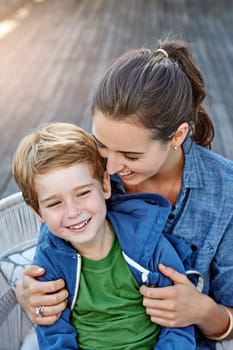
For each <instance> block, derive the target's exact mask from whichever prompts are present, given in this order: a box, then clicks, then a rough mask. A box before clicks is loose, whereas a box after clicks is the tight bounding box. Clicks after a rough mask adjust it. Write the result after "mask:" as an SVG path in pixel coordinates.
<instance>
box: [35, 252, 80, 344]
mask: <svg viewBox="0 0 233 350" xmlns="http://www.w3.org/2000/svg"><path fill="white" fill-rule="evenodd" d="M33 263H34V264H36V265H40V266H43V267H45V269H46V273H45V274H44V275H42V276H40V277H38V278H39V280H40V281H42V282H44V281H51V280H57V279H58V278H59V277H61V276H63V273H62V271H59V270H60V269H59V265H57V264H56V262H54V259H53V258H51V259H50V255H49V254H48V253H47V252H46V250H43V248H41V247H40V245H39V246H37V250H36V255H35V257H34V261H33ZM42 305H43V304H42ZM70 315H71V310H70V307H66V308H65V310H64V311H63V312H62V314H61V317H59V319H58V320H57V322H55V323H53V324H51V325H49V326H47V325H45V326H44V325H38V326H37V327H36V332H37V338H38V342H39V347H40V349H43V350H61V349H79V346H78V343H77V330H76V329H75V328H74V327H73V326H72V325H71V322H70ZM39 317H40V316H39ZM41 318H42V319H43V317H41Z"/></svg>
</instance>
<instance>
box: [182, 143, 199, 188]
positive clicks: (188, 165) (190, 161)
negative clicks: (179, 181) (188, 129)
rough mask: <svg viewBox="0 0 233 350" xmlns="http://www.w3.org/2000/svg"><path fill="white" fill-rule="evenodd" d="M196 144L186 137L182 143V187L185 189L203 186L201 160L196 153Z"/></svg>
mask: <svg viewBox="0 0 233 350" xmlns="http://www.w3.org/2000/svg"><path fill="white" fill-rule="evenodd" d="M199 147H200V146H198V145H197V144H195V143H193V141H192V139H191V138H190V137H188V138H187V139H186V140H185V141H184V143H183V151H184V157H185V163H184V173H183V186H184V187H185V188H201V187H203V186H204V182H203V177H202V173H201V164H200V163H201V158H200V154H199V152H198V148H199Z"/></svg>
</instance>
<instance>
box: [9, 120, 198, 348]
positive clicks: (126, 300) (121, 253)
mask: <svg viewBox="0 0 233 350" xmlns="http://www.w3.org/2000/svg"><path fill="white" fill-rule="evenodd" d="M13 173H14V177H15V180H16V182H17V184H18V186H19V187H20V189H21V191H22V193H23V196H24V199H25V201H26V203H27V204H28V205H29V206H31V208H32V209H33V211H34V212H35V214H36V215H37V216H38V218H39V219H40V221H41V222H42V223H43V229H42V234H41V235H40V238H39V241H38V246H37V251H36V255H35V258H34V264H37V265H39V266H42V267H44V268H45V269H46V274H45V275H44V276H43V277H41V280H53V279H58V278H63V279H64V280H65V281H66V287H67V289H68V290H69V300H68V305H67V308H66V309H65V310H64V312H63V313H62V316H61V317H60V319H59V320H58V321H57V322H56V323H55V324H53V325H51V326H37V335H38V340H39V346H40V349H49V350H51V349H59V350H60V349H83V350H91V349H106V350H110V349H117V350H120V349H124V350H131V349H134V350H135V349H138V350H139V349H140V350H144V349H145V350H150V349H154V348H155V347H156V349H163V350H170V349H179V350H191V349H195V340H194V329H193V327H191V326H190V327H184V328H182V329H178V328H166V327H161V328H160V327H159V326H158V325H155V324H153V323H152V322H151V321H150V319H149V317H148V316H147V315H146V312H145V308H144V307H143V305H142V297H141V294H140V293H139V290H138V289H139V286H140V285H141V284H146V285H148V286H150V285H156V286H158V287H160V286H166V285H170V284H171V282H170V281H169V280H168V279H167V278H166V277H164V276H163V275H161V274H160V273H159V271H158V269H157V265H158V263H164V264H166V265H169V266H172V267H173V268H175V269H176V270H178V271H180V272H182V273H184V267H183V265H182V263H181V261H180V258H179V257H178V255H177V253H176V251H175V250H174V248H173V247H172V246H171V244H170V243H169V241H168V240H167V239H166V238H165V236H163V235H162V231H163V227H164V225H165V223H166V220H167V216H168V214H169V211H170V205H169V202H168V201H167V200H166V199H164V198H163V197H161V196H159V195H155V194H139V195H126V194H125V195H115V196H112V197H111V185H110V179H109V176H108V174H107V173H106V171H105V167H104V160H103V159H102V158H101V156H100V155H99V153H98V151H97V148H96V144H95V141H94V139H93V138H92V137H91V136H90V135H89V134H88V133H87V132H85V131H84V130H82V129H80V128H79V127H77V126H75V125H72V124H68V123H50V124H47V125H44V126H41V127H40V128H38V129H36V130H34V131H33V132H31V133H30V134H29V135H28V136H26V137H25V138H24V139H23V140H22V141H21V143H20V144H19V146H18V148H17V150H16V152H15V154H14V158H13ZM106 200H107V206H108V210H107V209H106Z"/></svg>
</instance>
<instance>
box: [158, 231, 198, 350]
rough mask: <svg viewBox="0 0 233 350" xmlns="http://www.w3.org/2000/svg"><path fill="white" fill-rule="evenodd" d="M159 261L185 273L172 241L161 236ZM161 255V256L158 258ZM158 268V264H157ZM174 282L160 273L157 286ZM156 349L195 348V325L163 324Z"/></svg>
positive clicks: (191, 349) (182, 349) (185, 349)
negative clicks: (171, 325) (164, 325)
mask: <svg viewBox="0 0 233 350" xmlns="http://www.w3.org/2000/svg"><path fill="white" fill-rule="evenodd" d="M156 256H157V259H156V260H157V263H161V264H164V265H167V266H170V267H172V268H174V269H175V270H176V271H179V272H180V273H184V274H185V269H184V266H183V263H182V262H181V259H180V257H179V256H178V254H177V252H176V251H175V249H174V247H173V246H172V245H171V243H170V242H169V241H168V240H167V239H166V238H165V237H164V236H161V238H160V241H159V245H158V247H157V249H156V252H155V257H156ZM158 257H159V258H158ZM155 269H156V270H157V269H158V266H155ZM171 284H172V282H171V281H170V280H169V279H168V278H167V277H165V276H164V275H162V274H161V273H159V281H158V285H157V287H166V286H169V285H171ZM155 349H156V350H177V349H179V350H195V349H196V341H195V331H194V326H187V327H181V328H169V327H163V326H161V331H160V336H159V339H158V342H157V344H156V347H155Z"/></svg>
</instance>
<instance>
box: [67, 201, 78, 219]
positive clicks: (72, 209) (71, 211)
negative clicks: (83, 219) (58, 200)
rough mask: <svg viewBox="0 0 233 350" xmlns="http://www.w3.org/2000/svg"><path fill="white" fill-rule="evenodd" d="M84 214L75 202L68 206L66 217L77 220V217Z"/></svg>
mask: <svg viewBox="0 0 233 350" xmlns="http://www.w3.org/2000/svg"><path fill="white" fill-rule="evenodd" d="M81 214H82V209H81V208H80V207H79V206H78V205H77V203H76V202H75V201H74V200H73V201H71V202H70V203H68V204H67V206H66V216H67V217H69V218H76V217H77V216H79V215H81Z"/></svg>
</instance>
